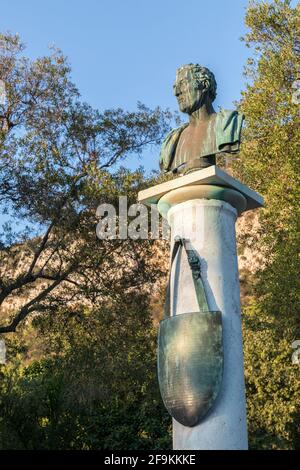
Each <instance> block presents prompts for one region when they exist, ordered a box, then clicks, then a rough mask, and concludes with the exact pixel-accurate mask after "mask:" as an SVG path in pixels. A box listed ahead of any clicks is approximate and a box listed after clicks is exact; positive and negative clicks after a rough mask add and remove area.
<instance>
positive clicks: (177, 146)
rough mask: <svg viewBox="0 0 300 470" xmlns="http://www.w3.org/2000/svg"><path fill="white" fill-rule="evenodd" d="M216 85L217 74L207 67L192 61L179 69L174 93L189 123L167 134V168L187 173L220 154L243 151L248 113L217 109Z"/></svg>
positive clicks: (164, 167) (163, 162)
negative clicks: (241, 146)
mask: <svg viewBox="0 0 300 470" xmlns="http://www.w3.org/2000/svg"><path fill="white" fill-rule="evenodd" d="M216 89H217V84H216V80H215V77H214V75H213V73H212V72H210V70H208V69H207V68H206V67H202V66H201V65H199V64H188V65H184V66H182V67H180V68H179V69H178V70H177V74H176V81H175V84H174V94H175V96H176V97H177V100H178V104H179V108H180V111H182V112H183V113H187V114H188V115H189V123H186V124H183V125H182V126H180V127H178V128H177V129H173V130H172V131H171V132H170V133H169V134H168V135H167V137H166V138H165V140H164V142H163V144H162V148H161V153H160V167H161V169H162V170H163V171H164V172H169V171H172V172H173V173H174V174H176V173H184V174H185V173H188V172H190V171H193V170H198V169H199V168H205V167H207V166H210V165H214V164H215V163H216V155H218V154H221V153H237V152H238V151H239V147H240V136H241V128H242V123H243V119H244V116H243V114H241V113H238V112H237V111H228V110H224V109H222V110H221V111H220V112H218V113H216V112H215V110H214V108H213V105H212V103H213V101H214V99H215V97H216Z"/></svg>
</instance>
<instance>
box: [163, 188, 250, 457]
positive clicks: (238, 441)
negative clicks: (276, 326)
mask: <svg viewBox="0 0 300 470" xmlns="http://www.w3.org/2000/svg"><path fill="white" fill-rule="evenodd" d="M190 189H191V188H190ZM199 189H200V188H199ZM172 193H173V194H172V198H170V193H169V194H168V195H167V197H165V198H164V201H162V202H164V203H166V199H168V201H170V199H172V200H173V201H174V195H175V191H173V192H172ZM189 193H191V191H189ZM189 197H191V195H190V196H189ZM194 197H195V194H194ZM160 205H162V204H160ZM164 207H166V206H164ZM165 215H167V218H168V222H169V225H170V227H171V244H173V243H174V237H175V236H176V235H179V236H180V237H184V238H186V239H189V240H190V243H191V247H192V248H193V249H194V250H196V251H197V253H198V255H199V258H200V260H201V269H202V278H203V282H204V287H205V291H206V295H207V299H208V305H209V308H210V310H220V311H221V312H222V324H223V350H224V373H223V381H222V388H221V391H220V394H219V396H218V398H217V400H216V402H215V404H214V406H213V408H212V410H211V411H210V412H209V414H208V415H207V416H206V418H204V420H203V421H201V422H200V424H199V425H198V426H195V427H192V428H190V427H185V426H183V425H182V424H180V423H178V422H177V421H175V420H174V419H173V448H174V449H178V450H183V449H185V450H189V449H191V450H195V449H201V450H202V449H209V450H221V449H226V450H229V449H234V450H238V449H247V448H248V444H247V424H246V402H245V384H244V369H243V345H242V332H241V316H240V289H239V275H238V264H237V251H236V235H235V221H236V218H237V210H236V209H235V208H234V207H233V206H232V205H231V204H229V203H228V202H225V201H220V200H216V199H210V200H208V199H191V200H188V201H186V202H181V203H179V204H173V205H172V204H170V208H169V210H167V211H166V210H165ZM182 253H183V255H182V259H180V260H178V263H174V265H173V269H172V275H171V314H172V315H180V314H181V313H185V312H193V311H197V310H199V308H198V305H197V300H196V295H195V291H194V285H193V280H192V275H191V272H190V268H189V266H188V262H187V259H186V256H185V255H184V252H182Z"/></svg>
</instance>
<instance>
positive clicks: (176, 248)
mask: <svg viewBox="0 0 300 470" xmlns="http://www.w3.org/2000/svg"><path fill="white" fill-rule="evenodd" d="M182 249H184V250H185V252H186V255H187V259H188V263H189V267H190V268H191V271H192V276H193V281H194V287H195V291H196V297H197V301H198V305H199V311H200V313H201V312H208V311H209V308H208V302H207V298H206V294H205V289H204V285H203V280H202V277H201V263H200V259H199V257H198V255H197V253H196V252H195V250H189V249H187V240H186V239H185V238H180V237H175V240H174V245H173V250H172V256H171V266H170V273H169V280H168V284H167V290H166V302H165V308H164V314H165V317H166V318H167V317H170V316H171V305H170V302H171V301H170V294H171V273H172V266H173V263H174V261H175V258H176V256H177V258H176V263H177V262H178V258H179V253H180V252H182Z"/></svg>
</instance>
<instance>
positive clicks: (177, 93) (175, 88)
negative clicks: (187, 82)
mask: <svg viewBox="0 0 300 470" xmlns="http://www.w3.org/2000/svg"><path fill="white" fill-rule="evenodd" d="M173 89H174V95H175V96H179V95H180V88H179V87H178V86H176V85H174V86H173Z"/></svg>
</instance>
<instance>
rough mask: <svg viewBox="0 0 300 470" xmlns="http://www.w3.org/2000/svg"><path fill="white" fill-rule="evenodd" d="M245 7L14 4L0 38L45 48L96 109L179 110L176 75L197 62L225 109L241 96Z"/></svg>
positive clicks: (192, 0) (157, 1) (99, 1)
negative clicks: (55, 53) (58, 53)
mask: <svg viewBox="0 0 300 470" xmlns="http://www.w3.org/2000/svg"><path fill="white" fill-rule="evenodd" d="M246 5H247V0H226V1H225V0H185V1H183V0H151V1H146V0H144V1H143V0H85V1H78V0H51V1H49V0H43V1H40V0H26V1H24V0H12V1H10V2H2V5H1V19H0V30H1V31H7V30H10V31H11V32H17V33H19V34H20V36H21V38H23V40H24V41H25V43H26V44H27V47H28V48H27V52H28V53H29V54H30V55H31V56H33V57H34V56H37V55H41V54H45V53H47V47H48V45H49V44H55V45H56V46H58V47H60V48H61V49H62V50H63V52H64V53H65V54H66V55H67V56H68V58H69V61H70V63H71V65H72V68H73V78H74V81H75V82H76V84H77V85H78V87H79V89H80V91H81V93H82V96H83V98H84V99H85V100H86V101H88V102H89V103H90V104H92V105H93V106H95V107H99V108H100V109H101V108H107V107H117V106H121V107H124V108H126V109H134V107H135V104H136V102H137V101H138V100H139V101H142V102H144V103H145V104H147V105H149V106H156V105H157V104H159V105H161V106H162V107H170V108H172V109H175V108H176V100H175V98H174V97H173V95H172V84H173V80H174V77H175V71H176V68H177V67H178V66H180V65H182V64H185V63H189V62H199V63H201V64H202V65H205V66H207V67H209V68H211V69H212V71H213V72H214V73H215V75H216V78H217V81H218V83H219V93H218V99H217V102H216V104H217V105H218V104H220V105H222V106H224V107H230V106H231V105H232V101H233V100H236V99H238V98H239V96H240V90H241V89H242V88H243V77H242V71H243V65H244V64H245V61H246V58H247V55H248V54H249V51H247V49H246V47H245V46H244V44H243V43H242V42H241V41H240V40H239V38H240V37H241V36H242V35H243V34H244V33H245V27H244V24H243V18H244V13H245V7H246Z"/></svg>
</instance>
